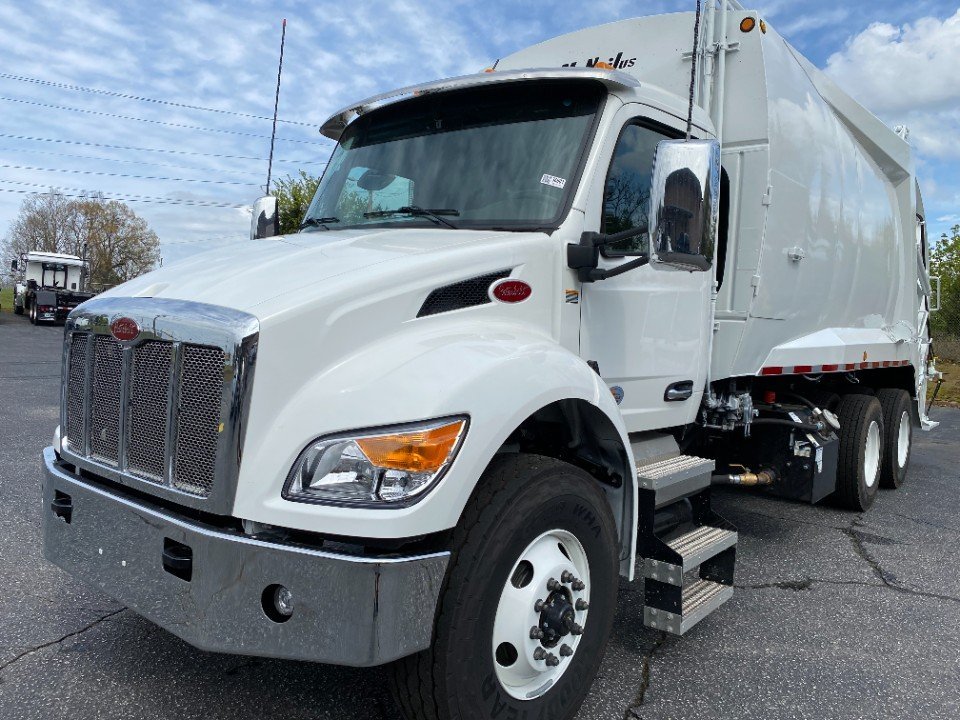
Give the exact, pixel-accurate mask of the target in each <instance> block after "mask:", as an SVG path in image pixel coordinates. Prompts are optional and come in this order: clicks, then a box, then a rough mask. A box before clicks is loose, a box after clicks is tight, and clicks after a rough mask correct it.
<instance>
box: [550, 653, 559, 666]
mask: <svg viewBox="0 0 960 720" xmlns="http://www.w3.org/2000/svg"><path fill="white" fill-rule="evenodd" d="M559 664H560V658H558V657H557V656H556V655H554V654H553V653H550V654H549V655H547V667H556V666H557V665H559Z"/></svg>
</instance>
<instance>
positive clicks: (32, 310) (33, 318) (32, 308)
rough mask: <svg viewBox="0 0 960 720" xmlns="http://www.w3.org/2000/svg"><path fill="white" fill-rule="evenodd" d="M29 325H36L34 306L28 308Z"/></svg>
mask: <svg viewBox="0 0 960 720" xmlns="http://www.w3.org/2000/svg"><path fill="white" fill-rule="evenodd" d="M30 324H31V325H36V324H37V306H36V305H31V306H30Z"/></svg>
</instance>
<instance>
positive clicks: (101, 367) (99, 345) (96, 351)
mask: <svg viewBox="0 0 960 720" xmlns="http://www.w3.org/2000/svg"><path fill="white" fill-rule="evenodd" d="M122 373H123V348H121V347H120V343H118V342H117V341H116V340H114V339H113V338H112V337H106V336H99V337H97V338H95V340H94V345H93V383H92V386H93V387H92V388H91V398H90V454H91V455H92V456H93V457H94V458H96V459H97V460H100V461H102V462H105V463H107V464H108V465H112V466H114V467H116V466H117V465H118V461H119V457H120V389H121V387H122V377H121V376H122Z"/></svg>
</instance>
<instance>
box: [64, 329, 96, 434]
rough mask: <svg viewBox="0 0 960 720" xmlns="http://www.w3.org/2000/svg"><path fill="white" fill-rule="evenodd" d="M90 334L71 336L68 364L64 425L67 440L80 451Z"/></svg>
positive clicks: (83, 423)
mask: <svg viewBox="0 0 960 720" xmlns="http://www.w3.org/2000/svg"><path fill="white" fill-rule="evenodd" d="M89 340H90V336H89V335H87V334H83V333H78V334H76V335H74V336H73V337H71V338H70V355H69V359H68V361H67V362H68V365H67V395H66V398H65V405H66V411H67V417H66V422H65V425H64V427H65V428H66V432H67V440H68V441H69V442H70V445H71V446H72V447H73V448H74V449H75V450H77V451H78V452H83V449H84V439H83V428H84V425H85V422H84V410H83V408H84V402H83V401H84V395H85V386H86V378H87V352H88V348H89V346H90V343H89Z"/></svg>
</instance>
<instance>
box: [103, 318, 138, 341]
mask: <svg viewBox="0 0 960 720" xmlns="http://www.w3.org/2000/svg"><path fill="white" fill-rule="evenodd" d="M110 333H111V334H112V335H113V336H114V337H115V338H116V339H117V340H120V341H121V342H126V341H127V340H133V339H135V338H136V337H137V335H139V334H140V326H139V325H137V321H136V320H134V319H133V318H128V317H121V318H117V319H116V320H114V321H113V322H112V323H110Z"/></svg>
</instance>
